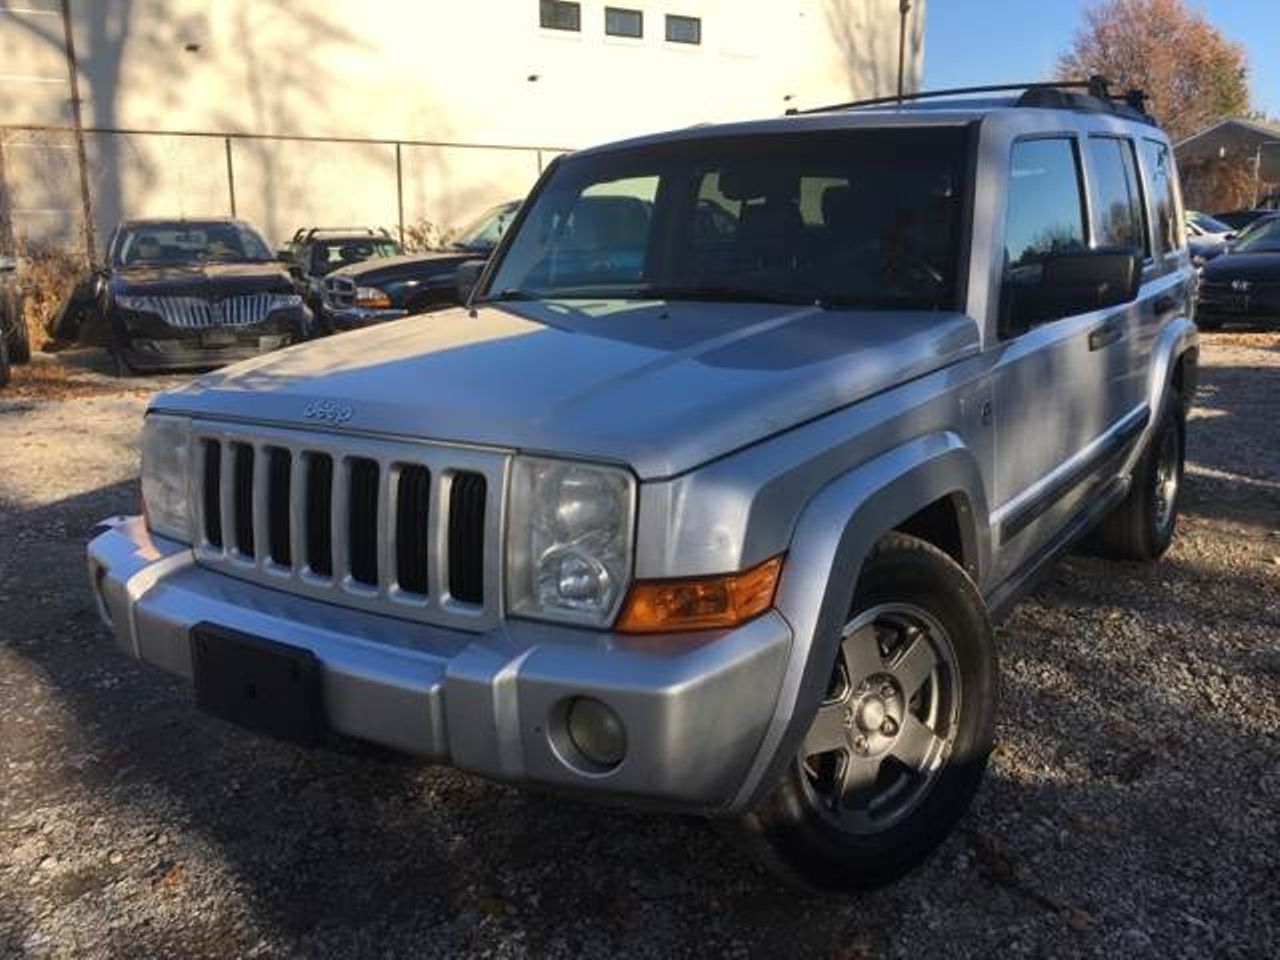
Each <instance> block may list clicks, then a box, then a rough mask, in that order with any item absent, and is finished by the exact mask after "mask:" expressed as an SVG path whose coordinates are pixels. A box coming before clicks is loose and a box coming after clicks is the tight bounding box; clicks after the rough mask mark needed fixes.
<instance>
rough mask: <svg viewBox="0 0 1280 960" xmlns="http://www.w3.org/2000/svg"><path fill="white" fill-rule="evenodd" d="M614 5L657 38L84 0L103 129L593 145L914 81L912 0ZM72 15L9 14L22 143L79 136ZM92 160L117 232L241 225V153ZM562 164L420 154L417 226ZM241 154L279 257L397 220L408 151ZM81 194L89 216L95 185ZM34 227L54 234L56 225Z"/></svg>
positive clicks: (261, 8) (310, 5)
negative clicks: (40, 129)
mask: <svg viewBox="0 0 1280 960" xmlns="http://www.w3.org/2000/svg"><path fill="white" fill-rule="evenodd" d="M611 3H612V4H613V5H616V6H623V7H628V8H631V9H640V10H642V11H643V12H644V15H645V36H644V38H643V39H641V40H630V39H621V38H615V37H606V36H605V34H604V8H605V5H606V4H605V3H604V2H599V0H583V2H582V4H581V7H582V31H581V32H580V33H576V34H575V33H564V32H560V31H552V30H544V29H542V28H541V27H540V26H539V24H538V7H539V4H538V0H454V2H448V3H446V2H443V0H439V2H435V0H433V2H423V0H366V2H362V3H359V4H356V3H352V2H350V0H218V2H217V3H210V2H207V0H70V9H71V15H72V24H73V37H74V43H75V47H76V52H77V62H78V65H79V74H80V84H81V97H82V102H83V109H84V123H85V124H86V125H87V126H98V127H110V128H136V129H161V130H186V131H205V132H218V133H223V132H226V133H247V134H271V135H282V136H311V137H314V136H335V137H367V138H384V139H406V140H428V141H437V142H438V141H447V142H457V143H472V144H491V145H516V146H528V147H547V148H557V147H564V148H573V147H579V146H586V145H590V144H593V143H599V142H602V141H606V140H611V139H616V138H618V137H623V136H629V135H633V134H639V133H645V132H650V131H653V130H659V129H666V128H671V127H679V126H684V125H688V124H692V123H699V122H707V121H718V120H728V119H740V118H749V117H759V116H770V115H777V114H779V113H781V112H782V111H783V110H784V109H786V108H787V107H788V106H801V107H802V106H806V105H813V104H818V103H824V102H829V101H833V100H835V101H839V100H842V99H847V98H852V97H857V96H872V95H876V94H885V93H891V92H893V89H894V87H895V84H896V79H897V76H896V75H897V46H898V0H661V2H651V0H611ZM914 7H915V9H914V10H913V12H912V14H911V21H910V23H911V34H910V39H909V45H908V58H907V67H908V70H907V73H908V76H907V82H908V86H909V87H915V86H916V85H917V83H918V78H919V75H920V69H921V62H922V53H923V51H922V35H923V34H922V31H923V18H924V7H925V2H924V0H916V2H915V4H914ZM60 11H61V5H60V3H59V2H58V0H0V124H20V123H48V124H63V123H67V122H68V121H69V116H70V112H69V109H68V90H67V86H66V75H67V68H66V56H65V46H64V43H63V39H62V36H63V29H62V27H63V25H62V18H61V13H60ZM666 13H679V14H684V15H689V16H697V17H700V18H701V20H702V40H703V42H702V43H701V44H700V45H698V46H687V45H680V44H673V43H668V42H666V40H665V30H664V22H663V17H664V14H666ZM530 78H534V79H530ZM90 141H91V142H90V148H91V150H90V152H91V158H90V169H91V180H92V185H93V188H94V191H95V205H96V207H97V211H96V214H97V215H96V216H95V220H96V221H97V222H98V226H99V229H109V227H110V226H111V225H113V223H114V221H115V220H116V219H118V218H119V217H120V216H125V215H140V214H143V213H146V214H160V213H165V212H171V213H178V212H184V211H185V212H187V213H192V214H194V213H196V212H200V213H212V212H226V211H227V210H228V209H229V195H230V188H229V184H228V182H227V175H226V161H225V146H224V144H223V142H222V141H221V140H194V139H187V140H185V141H182V140H180V139H178V138H163V139H155V140H153V141H150V142H147V138H145V137H140V136H109V135H105V134H103V135H96V136H94V137H91V138H90ZM9 152H10V153H12V152H13V151H12V150H10V151H9ZM553 153H554V152H553V151H549V152H544V153H543V154H542V155H541V156H539V154H538V153H537V152H536V151H532V150H530V151H523V152H520V151H502V150H497V149H487V150H464V149H460V148H444V147H405V148H404V149H403V151H402V158H401V159H402V169H403V172H404V203H405V216H406V219H408V220H415V219H418V218H425V219H427V220H430V221H432V222H433V223H436V224H438V225H440V226H443V227H451V226H456V225H457V224H458V223H459V222H460V221H463V220H467V219H469V218H470V217H471V216H473V215H474V214H475V213H476V212H478V211H479V210H480V209H481V208H483V207H484V206H487V205H488V204H490V203H494V202H497V201H499V200H502V199H506V198H508V197H513V196H520V195H522V194H523V193H524V192H525V191H526V190H527V189H528V187H529V186H530V185H531V183H532V182H533V180H534V178H535V177H536V176H537V173H538V171H539V169H540V166H541V164H542V163H544V162H545V161H546V160H548V159H549V158H550V156H552V155H553ZM232 155H233V165H234V170H235V174H234V176H235V195H236V200H237V209H238V212H239V213H240V214H241V215H243V216H246V217H248V218H250V219H252V220H254V221H255V222H257V223H258V224H259V225H260V226H262V227H263V229H264V230H266V231H267V232H268V234H269V235H270V239H271V240H272V241H278V240H280V239H282V238H283V237H284V236H285V235H286V234H288V233H289V232H291V231H292V230H293V229H294V228H295V227H296V226H298V225H302V224H306V223H318V222H335V221H341V222H370V223H378V224H387V225H394V224H395V222H396V218H397V207H396V188H395V163H394V148H393V147H391V146H387V145H348V144H343V145H315V144H298V143H289V142H271V141H237V142H235V143H234V144H233V149H232ZM24 189H25V188H24ZM63 192H64V193H65V195H66V199H67V204H66V206H67V207H69V208H72V209H74V208H75V206H76V202H77V199H76V198H77V197H78V182H77V181H75V178H71V180H70V182H68V183H67V184H66V186H65V189H64V191H63ZM99 198H100V199H99ZM47 199H48V198H46V200H47ZM23 203H26V201H25V200H24V201H23ZM12 206H13V207H14V208H15V209H25V208H22V207H21V206H20V205H19V204H17V203H14V204H12ZM14 220H15V225H16V226H18V227H20V228H25V229H29V230H31V231H33V232H39V231H40V230H43V229H45V228H44V227H41V226H40V221H39V219H38V218H36V217H35V216H34V215H32V216H30V217H28V216H25V215H22V214H15V215H14Z"/></svg>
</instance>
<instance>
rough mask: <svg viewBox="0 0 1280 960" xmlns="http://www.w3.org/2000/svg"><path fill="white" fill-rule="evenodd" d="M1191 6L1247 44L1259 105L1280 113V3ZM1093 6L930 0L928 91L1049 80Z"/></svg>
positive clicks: (1256, 0)
mask: <svg viewBox="0 0 1280 960" xmlns="http://www.w3.org/2000/svg"><path fill="white" fill-rule="evenodd" d="M1190 5H1191V6H1193V7H1195V8H1196V9H1198V10H1200V11H1201V12H1202V13H1203V14H1204V15H1205V16H1206V17H1207V18H1208V19H1209V21H1210V22H1211V23H1213V24H1214V25H1215V26H1216V27H1217V28H1218V29H1219V30H1221V31H1222V32H1223V33H1224V34H1226V35H1227V36H1228V37H1230V38H1231V39H1232V40H1235V41H1236V42H1237V43H1241V44H1243V45H1244V48H1245V51H1246V53H1247V54H1248V58H1249V85H1250V90H1251V92H1252V94H1253V102H1254V106H1256V107H1258V108H1261V109H1263V110H1265V111H1266V112H1267V113H1268V114H1269V115H1270V116H1272V117H1277V118H1280V0H1190ZM1086 6H1088V4H1087V3H1086V2H1085V0H928V3H927V7H926V13H925V43H924V79H925V89H929V88H930V87H933V88H938V87H964V86H973V85H977V84H983V83H1016V82H1019V81H1022V80H1040V79H1047V77H1048V75H1049V72H1050V71H1051V70H1052V69H1053V64H1054V62H1055V61H1056V60H1057V57H1058V54H1059V53H1060V52H1062V51H1063V50H1064V49H1066V47H1067V46H1068V44H1070V42H1071V38H1072V37H1073V36H1075V32H1076V30H1077V28H1078V27H1079V26H1080V25H1081V24H1082V23H1083V21H1084V9H1085V7H1086Z"/></svg>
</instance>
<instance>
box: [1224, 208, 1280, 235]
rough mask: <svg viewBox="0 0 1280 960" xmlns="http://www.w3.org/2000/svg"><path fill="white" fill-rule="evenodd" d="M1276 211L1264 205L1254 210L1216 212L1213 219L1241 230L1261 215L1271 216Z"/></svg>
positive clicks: (1233, 228) (1237, 230)
mask: <svg viewBox="0 0 1280 960" xmlns="http://www.w3.org/2000/svg"><path fill="white" fill-rule="evenodd" d="M1275 212H1276V211H1275V210H1269V209H1266V208H1262V207H1260V208H1258V209H1254V210H1228V211H1227V212H1226V213H1215V214H1214V215H1213V219H1214V220H1217V221H1218V222H1219V223H1225V224H1226V225H1227V226H1228V227H1230V228H1231V229H1232V230H1235V231H1236V232H1239V231H1241V230H1243V229H1244V228H1245V227H1247V226H1249V224H1251V223H1253V221H1255V220H1257V219H1258V218H1259V217H1266V216H1270V215H1271V214H1273V213H1275Z"/></svg>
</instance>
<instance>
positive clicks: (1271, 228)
mask: <svg viewBox="0 0 1280 960" xmlns="http://www.w3.org/2000/svg"><path fill="white" fill-rule="evenodd" d="M1232 249H1233V250H1235V251H1236V252H1237V253H1239V252H1245V253H1274V252H1276V251H1277V250H1280V217H1269V218H1268V219H1266V220H1263V221H1261V222H1260V223H1258V224H1257V225H1256V226H1253V227H1250V228H1249V230H1248V231H1247V232H1245V233H1242V234H1240V236H1239V238H1238V239H1237V240H1236V242H1235V246H1234V247H1232Z"/></svg>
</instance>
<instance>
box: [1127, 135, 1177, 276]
mask: <svg viewBox="0 0 1280 960" xmlns="http://www.w3.org/2000/svg"><path fill="white" fill-rule="evenodd" d="M1138 149H1139V150H1140V151H1141V152H1142V168H1143V175H1144V176H1145V178H1146V184H1147V196H1148V197H1149V198H1150V204H1151V217H1152V223H1151V227H1152V231H1151V232H1152V233H1153V234H1154V237H1153V240H1154V242H1155V243H1156V244H1157V245H1158V246H1159V248H1160V253H1172V252H1174V251H1176V250H1181V249H1182V246H1183V243H1184V240H1183V228H1182V223H1181V218H1180V217H1179V216H1178V212H1177V211H1178V195H1177V192H1176V186H1175V184H1174V174H1173V161H1172V159H1171V158H1170V155H1169V147H1168V144H1164V143H1161V142H1160V141H1158V140H1146V139H1144V140H1143V141H1142V142H1141V144H1140V145H1139V148H1138Z"/></svg>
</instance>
